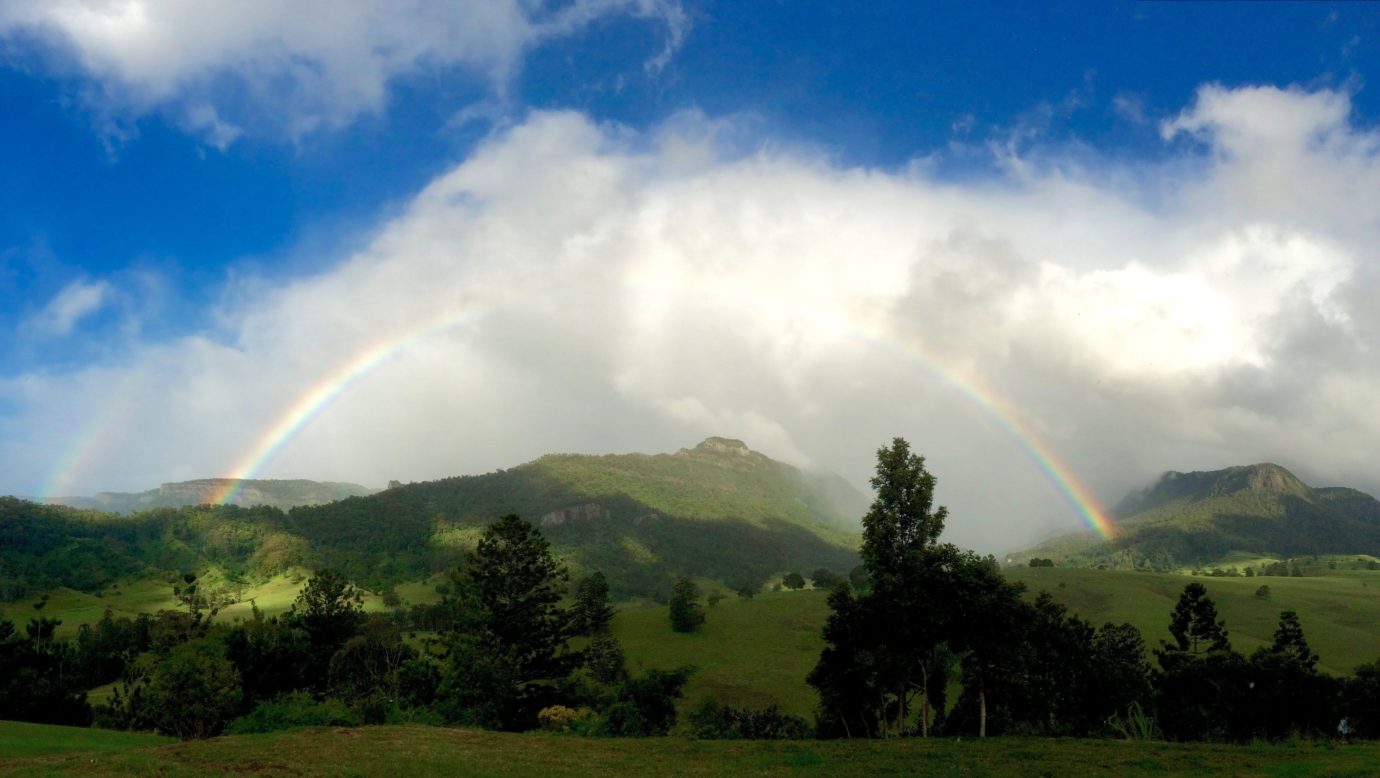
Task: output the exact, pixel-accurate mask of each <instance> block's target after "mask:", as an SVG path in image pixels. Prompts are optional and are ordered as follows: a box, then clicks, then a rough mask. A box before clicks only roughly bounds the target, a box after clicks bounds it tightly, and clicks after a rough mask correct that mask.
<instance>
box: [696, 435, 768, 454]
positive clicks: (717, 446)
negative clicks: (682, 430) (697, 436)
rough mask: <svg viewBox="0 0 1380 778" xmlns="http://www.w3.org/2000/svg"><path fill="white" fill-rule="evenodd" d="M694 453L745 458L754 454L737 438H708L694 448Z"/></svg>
mask: <svg viewBox="0 0 1380 778" xmlns="http://www.w3.org/2000/svg"><path fill="white" fill-rule="evenodd" d="M693 450H694V451H698V452H700V453H702V454H730V455H733V456H740V457H746V456H751V455H752V454H754V453H756V452H754V451H753V450H752V449H750V448H748V447H747V444H746V443H744V442H743V441H741V440H738V439H737V438H720V437H709V438H705V439H704V440H702V441H700V444H699V445H698V446H695V448H694V449H693Z"/></svg>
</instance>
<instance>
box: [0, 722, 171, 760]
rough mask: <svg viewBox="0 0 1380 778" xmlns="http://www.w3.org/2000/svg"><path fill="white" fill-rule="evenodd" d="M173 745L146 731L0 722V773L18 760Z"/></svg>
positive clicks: (168, 739)
mask: <svg viewBox="0 0 1380 778" xmlns="http://www.w3.org/2000/svg"><path fill="white" fill-rule="evenodd" d="M176 742H177V741H176V740H173V739H172V738H166V737H163V736H162V735H154V734H151V733H146V732H115V731H112V730H108V729H86V728H84V727H55V726H50V725H47V724H28V723H24V722H19V721H0V771H4V770H5V767H6V765H7V763H10V762H13V761H15V760H19V759H29V758H32V757H45V756H53V755H57V754H93V755H94V754H112V753H115V752H117V751H128V750H129V749H132V748H144V747H148V746H157V745H166V744H168V743H176Z"/></svg>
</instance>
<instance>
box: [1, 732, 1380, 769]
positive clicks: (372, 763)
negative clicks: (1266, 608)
mask: <svg viewBox="0 0 1380 778" xmlns="http://www.w3.org/2000/svg"><path fill="white" fill-rule="evenodd" d="M137 738H143V741H142V742H141V741H140V740H138V739H137ZM17 740H29V741H33V742H35V743H46V744H49V745H48V750H45V751H10V750H8V749H6V748H4V746H5V745H8V744H9V743H11V742H14V741H17ZM1377 764H1380V745H1377V744H1364V745H1353V744H1341V745H1325V744H1314V743H1283V744H1278V745H1263V744H1262V745H1251V746H1227V745H1211V744H1179V743H1131V742H1124V741H1115V740H1068V739H1052V738H1051V739H1029V738H991V739H988V740H983V741H977V740H955V739H929V740H922V739H919V738H906V739H903V740H869V741H862V740H835V741H741V740H740V741H696V740H687V739H684V738H677V737H666V738H648V739H637V740H625V739H617V738H581V737H576V736H569V735H551V734H544V733H527V734H510V733H502V732H486V731H480V730H471V729H449V728H440V727H436V728H430V727H399V726H384V727H363V728H358V729H343V728H315V729H298V730H290V731H286V732H274V733H270V734H266V735H239V736H228V737H219V738H214V739H212V740H203V741H192V742H186V743H168V742H167V741H165V740H163V739H162V738H157V737H152V736H143V735H140V736H129V735H124V734H123V733H108V732H100V731H99V730H96V731H92V730H72V729H69V728H66V727H41V726H38V725H31V724H13V723H10V722H0V773H3V774H5V775H15V776H39V775H101V776H105V775H131V776H133V775H137V776H147V775H160V776H193V775H293V776H318V775H319V776H337V775H354V776H372V775H380V776H383V775H387V776H392V775H398V774H400V773H404V772H405V773H406V774H407V775H409V776H412V777H414V778H422V777H424V776H433V775H435V776H442V775H444V776H450V775H470V776H528V775H531V776H553V775H572V776H575V775H578V776H586V775H659V776H719V775H725V776H727V775H734V776H736V775H762V776H774V775H800V774H804V773H811V774H822V775H837V776H872V775H931V774H940V775H975V776H988V775H991V776H1008V775H1030V776H1042V775H1108V776H1112V775H1114V776H1213V775H1231V776H1358V777H1359V776H1373V775H1375V765H1377Z"/></svg>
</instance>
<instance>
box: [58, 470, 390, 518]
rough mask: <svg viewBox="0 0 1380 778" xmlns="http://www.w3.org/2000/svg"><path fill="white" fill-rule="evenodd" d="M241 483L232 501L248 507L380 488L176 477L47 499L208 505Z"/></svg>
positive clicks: (103, 505) (138, 507) (105, 507)
mask: <svg viewBox="0 0 1380 778" xmlns="http://www.w3.org/2000/svg"><path fill="white" fill-rule="evenodd" d="M235 483H238V484H239V487H238V488H237V489H236V490H235V491H234V493H233V494H232V495H231V498H230V500H229V503H230V504H232V505H242V506H245V507H249V506H254V505H269V506H272V507H274V508H283V509H288V508H296V507H299V506H302V505H321V504H322V503H328V502H335V501H336V500H343V499H345V498H346V497H362V496H364V495H366V494H373V493H374V492H375V491H377V490H376V489H370V488H369V487H367V486H360V485H359V484H350V483H338V482H334V481H307V480H303V479H295V480H269V479H237V478H202V479H199V480H196V481H176V482H173V483H167V484H163V485H162V486H160V487H158V488H157V489H149V490H147V491H143V492H101V493H99V494H97V495H96V496H95V497H54V498H52V499H49V500H45V502H47V503H50V504H53V505H66V506H69V507H72V508H94V509H96V510H101V511H109V512H111V513H131V512H133V511H142V510H148V509H150V508H181V507H182V506H184V505H204V504H206V503H209V502H211V501H212V500H215V499H217V497H218V496H219V495H220V494H223V493H224V491H225V488H226V486H227V485H230V484H235Z"/></svg>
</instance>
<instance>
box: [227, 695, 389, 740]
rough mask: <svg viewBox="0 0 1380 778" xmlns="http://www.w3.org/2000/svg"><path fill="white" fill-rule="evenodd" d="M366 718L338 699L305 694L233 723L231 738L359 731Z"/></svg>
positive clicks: (262, 706) (275, 701)
mask: <svg viewBox="0 0 1380 778" xmlns="http://www.w3.org/2000/svg"><path fill="white" fill-rule="evenodd" d="M363 723H364V718H363V716H362V715H361V714H360V713H359V712H358V711H355V710H352V709H351V708H350V707H349V706H348V705H346V704H345V703H343V702H341V701H340V700H338V699H336V698H334V697H327V698H326V699H325V700H321V701H317V700H315V699H313V698H312V696H311V695H310V694H308V693H307V692H303V691H298V692H292V693H291V694H286V695H283V696H282V697H278V698H276V699H272V700H265V701H264V702H261V703H259V704H258V705H257V706H255V707H254V710H252V711H250V712H249V713H248V714H246V715H244V716H241V717H239V718H237V719H235V720H234V721H233V722H231V724H230V727H229V729H228V730H227V732H229V734H231V735H253V734H260V733H263V732H276V731H278V730H282V729H292V728H293V727H358V726H360V725H361V724H363Z"/></svg>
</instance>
